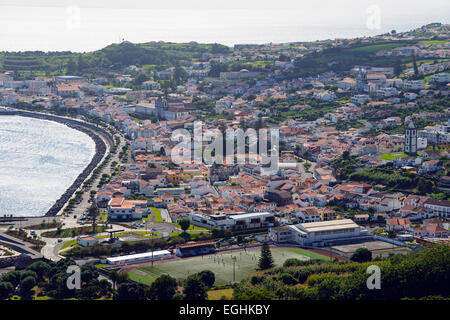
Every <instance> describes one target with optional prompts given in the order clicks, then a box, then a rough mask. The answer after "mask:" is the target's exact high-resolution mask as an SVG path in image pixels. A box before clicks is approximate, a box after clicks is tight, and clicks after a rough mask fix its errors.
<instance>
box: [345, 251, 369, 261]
mask: <svg viewBox="0 0 450 320" xmlns="http://www.w3.org/2000/svg"><path fill="white" fill-rule="evenodd" d="M350 260H351V261H355V262H367V261H371V260H372V252H371V251H370V250H369V249H367V248H358V249H356V251H355V252H354V253H353V254H352V256H351V257H350Z"/></svg>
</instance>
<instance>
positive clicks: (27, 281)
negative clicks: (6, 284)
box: [20, 276, 36, 296]
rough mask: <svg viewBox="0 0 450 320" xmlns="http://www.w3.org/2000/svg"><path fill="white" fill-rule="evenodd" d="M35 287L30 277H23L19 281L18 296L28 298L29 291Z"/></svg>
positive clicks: (34, 282)
mask: <svg viewBox="0 0 450 320" xmlns="http://www.w3.org/2000/svg"><path fill="white" fill-rule="evenodd" d="M35 285H36V280H35V278H33V277H32V276H28V277H25V278H24V279H23V280H22V281H20V294H21V295H23V296H28V295H29V294H30V293H31V289H33V287H34V286H35Z"/></svg>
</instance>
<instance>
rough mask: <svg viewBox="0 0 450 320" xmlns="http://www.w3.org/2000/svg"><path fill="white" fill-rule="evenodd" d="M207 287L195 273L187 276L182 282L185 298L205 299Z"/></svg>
mask: <svg viewBox="0 0 450 320" xmlns="http://www.w3.org/2000/svg"><path fill="white" fill-rule="evenodd" d="M206 291H207V288H206V286H205V285H204V284H203V282H202V281H201V280H200V279H199V277H198V276H197V275H193V276H189V277H188V278H187V279H186V281H185V284H184V291H183V293H184V299H185V300H205V299H206V297H207V296H208V294H207V292H206Z"/></svg>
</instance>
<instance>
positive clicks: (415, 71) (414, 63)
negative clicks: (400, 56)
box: [413, 54, 419, 77]
mask: <svg viewBox="0 0 450 320" xmlns="http://www.w3.org/2000/svg"><path fill="white" fill-rule="evenodd" d="M413 66H414V76H416V77H418V76H419V68H417V61H416V55H415V54H413Z"/></svg>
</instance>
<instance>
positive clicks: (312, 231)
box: [269, 219, 369, 247]
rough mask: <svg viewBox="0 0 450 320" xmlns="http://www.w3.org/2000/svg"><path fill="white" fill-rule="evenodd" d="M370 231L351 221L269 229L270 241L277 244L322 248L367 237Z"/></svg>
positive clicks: (302, 224)
mask: <svg viewBox="0 0 450 320" xmlns="http://www.w3.org/2000/svg"><path fill="white" fill-rule="evenodd" d="M368 235H369V234H368V231H367V230H366V229H365V228H363V227H361V226H359V225H357V224H356V223H354V222H353V221H352V220H350V219H342V220H331V221H320V222H310V223H299V224H296V225H287V226H282V227H275V228H270V229H269V239H270V240H272V241H274V242H277V243H283V242H284V243H296V244H298V245H302V246H314V247H321V246H327V245H330V244H332V243H333V242H336V241H352V240H358V239H361V238H364V237H367V236H368Z"/></svg>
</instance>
